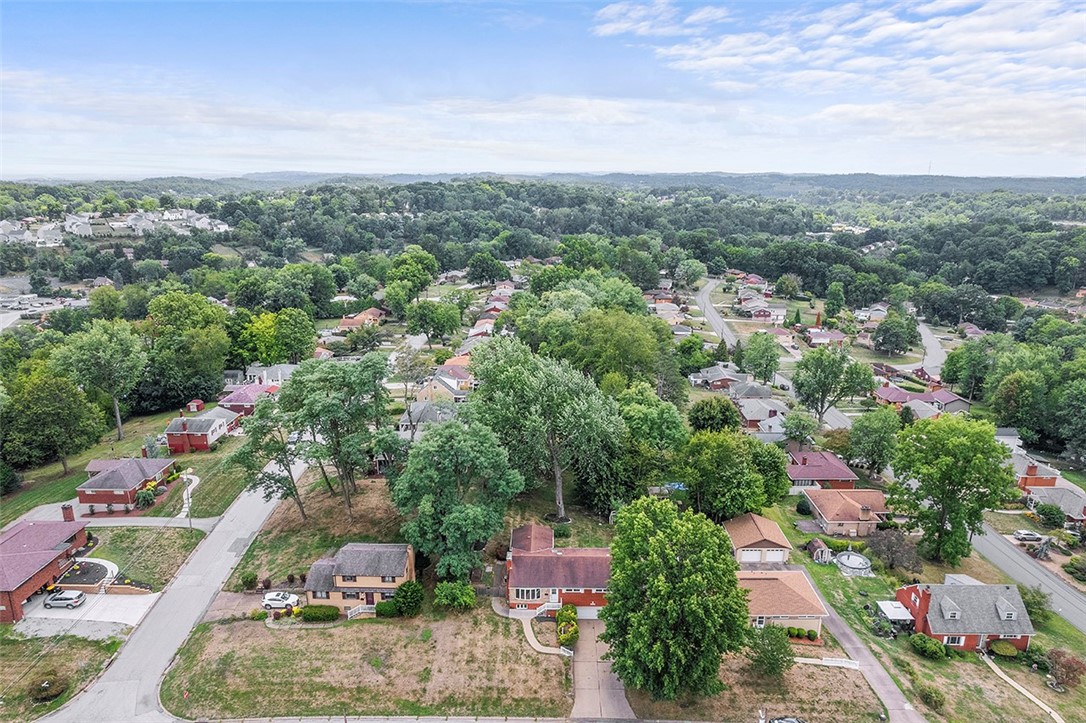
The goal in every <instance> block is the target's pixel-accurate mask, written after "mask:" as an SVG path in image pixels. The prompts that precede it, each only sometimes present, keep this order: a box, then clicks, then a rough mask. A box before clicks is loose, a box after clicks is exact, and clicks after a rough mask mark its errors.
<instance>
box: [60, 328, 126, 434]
mask: <svg viewBox="0 0 1086 723" xmlns="http://www.w3.org/2000/svg"><path fill="white" fill-rule="evenodd" d="M146 363H147V354H146V353H145V352H144V350H143V342H142V341H141V340H140V338H139V337H138V336H137V335H136V334H135V332H133V331H132V326H131V325H130V324H129V323H128V322H126V321H103V320H100V319H98V320H95V321H94V323H93V324H92V325H91V327H90V329H88V330H87V331H83V332H80V333H78V334H73V335H72V336H71V337H70V338H69V339H68V343H67V344H65V345H64V346H63V347H61V348H60V349H58V350H57V351H56V353H55V354H54V355H53V365H54V367H55V368H56V369H57V370H59V371H60V372H62V373H65V374H69V375H71V376H72V377H73V378H74V379H76V380H78V381H79V382H80V383H81V384H84V385H86V386H91V387H95V388H97V389H99V390H101V391H102V392H104V393H105V394H108V395H109V397H110V398H111V399H112V400H113V417H114V422H115V423H116V426H117V439H118V440H121V439H124V427H123V426H122V424H121V402H120V400H121V397H123V396H124V395H125V394H127V393H128V392H129V391H131V390H132V388H133V387H135V385H136V382H137V381H139V377H140V372H142V371H143V367H144V365H145V364H146Z"/></svg>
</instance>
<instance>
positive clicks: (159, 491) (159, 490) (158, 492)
mask: <svg viewBox="0 0 1086 723" xmlns="http://www.w3.org/2000/svg"><path fill="white" fill-rule="evenodd" d="M164 494H166V488H165V487H155V497H161V496H162V495H164Z"/></svg>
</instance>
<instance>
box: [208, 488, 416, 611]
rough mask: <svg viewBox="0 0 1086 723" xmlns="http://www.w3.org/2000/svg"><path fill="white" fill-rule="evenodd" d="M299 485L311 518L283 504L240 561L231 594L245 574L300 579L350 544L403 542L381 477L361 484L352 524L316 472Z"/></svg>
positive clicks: (228, 586) (288, 503) (229, 584)
mask: <svg viewBox="0 0 1086 723" xmlns="http://www.w3.org/2000/svg"><path fill="white" fill-rule="evenodd" d="M300 487H301V488H302V489H303V490H305V492H304V494H303V497H302V502H303V504H304V505H305V511H306V515H307V516H308V519H306V520H303V519H302V516H301V514H300V513H299V512H298V506H297V505H295V504H294V502H293V501H290V500H284V501H283V502H281V503H280V504H279V507H277V508H276V510H275V512H273V513H272V515H271V517H269V518H268V521H267V522H266V523H265V524H264V527H263V529H261V531H260V533H259V534H258V535H257V536H256V539H255V540H253V544H252V545H250V546H249V549H248V550H246V552H245V555H244V557H242V558H241V562H240V563H239V564H238V566H237V569H236V570H234V574H233V576H232V577H231V578H230V580H229V581H228V582H227V584H226V589H227V590H235V591H238V590H241V589H242V587H241V576H242V575H243V574H244V573H246V572H255V573H256V574H257V578H258V579H261V580H262V579H264V578H265V577H270V578H271V579H272V580H273V581H275V582H280V581H282V580H285V579H286V576H287V575H289V574H292V573H293V574H294V575H300V574H302V573H304V572H306V571H308V570H309V566H310V565H311V564H312V563H313V561H314V560H317V559H318V558H320V557H321V556H322V555H324V554H326V553H328V552H334V551H335V550H336V549H337V548H339V547H340V546H341V545H343V544H345V543H347V542H401V541H402V538H401V537H400V524H401V523H402V519H401V518H400V516H399V514H398V513H397V512H396V509H395V508H394V507H393V506H392V500H391V499H390V498H389V495H388V484H387V483H386V482H385V481H384V480H383V479H377V480H363V481H361V482H359V483H358V487H359V490H358V492H356V493H355V494H354V496H353V497H352V503H353V508H354V520H348V519H347V514H346V512H345V511H344V507H343V501H342V499H341V498H340V497H337V496H332V495H330V494H329V493H328V490H327V487H326V486H325V484H324V481H323V479H322V478H321V476H320V473H319V472H318V471H316V470H309V471H308V472H306V473H305V475H304V476H303V477H302V480H301V484H300Z"/></svg>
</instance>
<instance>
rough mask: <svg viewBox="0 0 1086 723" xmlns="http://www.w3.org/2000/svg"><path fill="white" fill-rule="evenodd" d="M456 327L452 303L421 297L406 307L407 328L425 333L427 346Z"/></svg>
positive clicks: (456, 322) (458, 319)
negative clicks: (435, 338)
mask: <svg viewBox="0 0 1086 723" xmlns="http://www.w3.org/2000/svg"><path fill="white" fill-rule="evenodd" d="M503 268H504V267H503ZM458 328H460V310H459V309H458V308H457V307H456V306H454V305H453V304H444V303H440V302H437V301H430V300H429V299H423V300H422V301H417V302H415V303H414V304H412V305H411V306H409V307H407V330H408V331H409V332H410V333H412V334H425V335H426V345H427V346H431V345H432V342H433V339H434V337H437V338H438V339H440V338H441V337H445V336H448V335H450V334H452V333H453V332H454V331H456V330H457V329H458Z"/></svg>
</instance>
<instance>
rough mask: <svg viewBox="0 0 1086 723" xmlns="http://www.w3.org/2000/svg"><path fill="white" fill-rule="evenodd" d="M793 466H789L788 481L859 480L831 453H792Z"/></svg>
mask: <svg viewBox="0 0 1086 723" xmlns="http://www.w3.org/2000/svg"><path fill="white" fill-rule="evenodd" d="M791 457H792V464H790V465H788V479H790V480H792V481H794V482H795V481H799V480H816V481H818V480H824V481H828V480H855V479H859V478H858V477H857V476H856V474H855V473H854V472H853V471H852V470H850V469H849V468H848V465H846V464H845V463H844V462H842V461H841V460H839V459H838V458H837V455H834V454H830V453H829V452H792V454H791Z"/></svg>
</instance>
